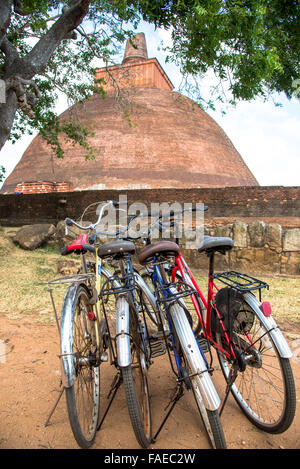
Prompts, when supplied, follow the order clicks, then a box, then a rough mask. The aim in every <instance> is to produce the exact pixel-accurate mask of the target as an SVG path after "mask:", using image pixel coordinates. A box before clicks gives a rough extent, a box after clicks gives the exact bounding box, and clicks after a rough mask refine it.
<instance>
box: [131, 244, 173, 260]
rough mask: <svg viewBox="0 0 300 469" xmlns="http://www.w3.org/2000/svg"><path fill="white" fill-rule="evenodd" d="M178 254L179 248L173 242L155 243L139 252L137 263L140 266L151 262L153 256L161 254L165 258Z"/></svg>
mask: <svg viewBox="0 0 300 469" xmlns="http://www.w3.org/2000/svg"><path fill="white" fill-rule="evenodd" d="M179 253H180V247H179V246H178V244H176V243H174V242H173V241H156V242H155V243H152V244H148V245H147V246H145V247H144V248H143V249H142V250H141V251H140V252H139V255H138V257H139V263H140V264H141V265H145V264H148V263H149V262H152V261H153V259H154V257H155V256H158V255H159V254H162V255H163V256H165V257H174V256H176V255H177V254H179Z"/></svg>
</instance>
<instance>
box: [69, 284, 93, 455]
mask: <svg viewBox="0 0 300 469" xmlns="http://www.w3.org/2000/svg"><path fill="white" fill-rule="evenodd" d="M73 308H74V316H73V325H72V326H73V327H72V330H73V333H72V354H73V357H74V367H75V374H76V377H75V381H74V384H73V385H72V386H71V387H68V388H66V402H67V409H68V415H69V421H70V425H71V428H72V431H73V434H74V437H75V439H76V441H77V443H78V445H79V446H80V447H81V448H89V447H90V446H91V445H92V444H93V441H94V439H95V435H96V431H97V422H98V417H99V397H100V371H99V344H98V337H99V331H98V323H97V321H95V320H92V316H91V315H90V317H89V315H88V313H89V312H93V306H92V305H91V304H90V302H89V295H88V293H87V290H86V289H85V288H84V287H83V286H80V287H79V288H78V290H77V293H76V296H75V300H74V305H73ZM90 318H91V319H90Z"/></svg>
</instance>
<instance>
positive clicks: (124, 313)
mask: <svg viewBox="0 0 300 469" xmlns="http://www.w3.org/2000/svg"><path fill="white" fill-rule="evenodd" d="M116 310H117V311H116V345H117V360H118V365H119V366H120V367H126V366H128V365H130V364H131V350H130V335H129V304H128V301H127V299H126V297H125V296H122V295H120V296H119V298H118V299H117V304H116Z"/></svg>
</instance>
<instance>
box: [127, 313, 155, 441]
mask: <svg viewBox="0 0 300 469" xmlns="http://www.w3.org/2000/svg"><path fill="white" fill-rule="evenodd" d="M130 346H131V364H130V365H129V366H127V367H124V368H122V378H123V383H124V389H125V396H126V400H127V405H128V412H129V416H130V420H131V424H132V427H133V430H134V433H135V436H136V439H137V441H138V443H139V444H140V445H141V446H142V448H148V447H149V445H150V443H151V437H152V425H151V408H150V395H149V388H148V380H147V373H148V370H147V364H146V357H145V353H144V346H143V342H142V340H141V333H140V330H139V326H138V324H137V318H135V317H134V313H133V312H132V311H131V314H130Z"/></svg>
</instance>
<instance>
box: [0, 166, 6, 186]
mask: <svg viewBox="0 0 300 469" xmlns="http://www.w3.org/2000/svg"><path fill="white" fill-rule="evenodd" d="M4 179H5V168H4V166H0V182H2V181H3V180H4Z"/></svg>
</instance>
